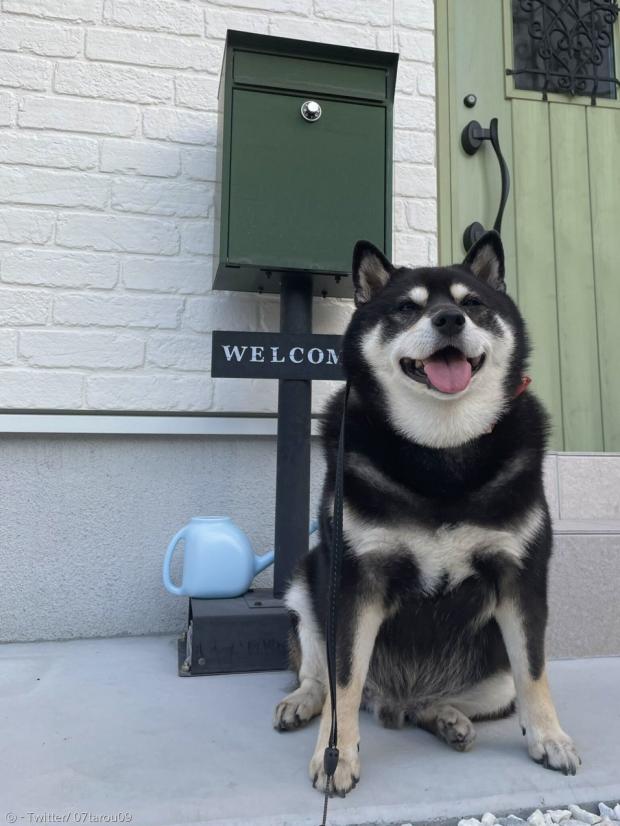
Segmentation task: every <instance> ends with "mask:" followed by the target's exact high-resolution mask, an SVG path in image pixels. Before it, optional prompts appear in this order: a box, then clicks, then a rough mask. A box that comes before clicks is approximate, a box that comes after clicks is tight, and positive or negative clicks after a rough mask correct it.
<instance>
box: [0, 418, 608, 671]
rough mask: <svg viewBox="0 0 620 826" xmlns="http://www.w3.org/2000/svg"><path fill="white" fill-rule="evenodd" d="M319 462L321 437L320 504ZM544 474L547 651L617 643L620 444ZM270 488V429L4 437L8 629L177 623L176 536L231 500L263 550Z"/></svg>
mask: <svg viewBox="0 0 620 826" xmlns="http://www.w3.org/2000/svg"><path fill="white" fill-rule="evenodd" d="M322 475H323V462H322V459H321V455H320V446H319V443H318V440H316V439H314V440H313V452H312V511H313V512H315V510H316V503H317V502H318V497H319V493H320V485H321V482H322ZM546 484H547V489H548V497H549V502H550V506H551V508H552V512H553V515H554V518H555V520H556V527H557V529H558V533H557V535H556V551H555V555H554V561H553V566H552V575H551V623H550V629H549V652H550V654H551V655H552V656H564V657H566V656H585V655H597V654H598V655H603V654H620V611H618V610H617V599H618V596H617V588H618V585H617V583H618V581H620V513H619V499H618V494H617V491H618V489H619V488H620V456H595V457H586V456H570V455H562V456H557V457H556V456H550V457H549V460H548V462H547V473H546ZM274 489H275V439H274V438H272V437H239V436H235V437H221V436H204V437H202V436H199V437H189V436H173V437H171V436H165V437H164V436H162V437H156V436H50V435H47V434H42V435H34V434H33V435H23V436H18V435H5V436H3V437H1V438H0V577H1V587H0V641H3V642H6V641H13V640H35V639H63V638H71V637H91V636H111V635H119V634H149V633H160V632H168V633H169V632H178V631H181V630H182V629H183V626H184V621H185V616H186V601H185V600H184V599H183V598H180V597H174V596H172V595H171V594H168V593H167V591H165V590H164V588H163V586H162V584H161V563H162V559H163V554H164V552H165V549H166V546H167V543H168V541H169V539H170V537H171V536H172V535H173V534H174V533H175V531H176V530H178V528H180V527H181V526H182V525H183V524H185V523H186V521H187V520H188V519H189V518H190V517H191V516H195V515H201V514H202V515H209V514H211V515H214V514H220V513H224V514H228V515H230V516H232V517H233V518H234V519H235V521H236V522H237V523H238V524H239V525H240V527H241V528H242V529H243V530H244V531H246V533H247V534H248V536H249V537H250V539H251V541H252V543H253V545H254V548H255V550H257V551H258V552H263V551H264V550H266V549H267V548H269V547H271V546H272V542H273V514H274ZM178 562H179V560H178V559H177V568H178ZM270 578H271V570H270V569H268V570H267V571H266V572H264V574H263V575H262V577H261V579H262V581H263V582H264V583H268V582H270ZM260 581H261V580H257V582H260Z"/></svg>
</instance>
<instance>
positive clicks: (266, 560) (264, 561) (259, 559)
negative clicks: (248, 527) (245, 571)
mask: <svg viewBox="0 0 620 826" xmlns="http://www.w3.org/2000/svg"><path fill="white" fill-rule="evenodd" d="M274 558H275V552H274V551H267V553H266V554H263V555H262V556H258V554H254V576H256V574H260V572H261V571H264V570H265V568H266V567H267V566H268V565H271V563H272V562H273V560H274Z"/></svg>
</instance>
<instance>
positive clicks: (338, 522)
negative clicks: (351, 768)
mask: <svg viewBox="0 0 620 826" xmlns="http://www.w3.org/2000/svg"><path fill="white" fill-rule="evenodd" d="M348 398H349V382H347V383H346V385H345V388H344V399H343V403H342V419H341V420H340V435H339V437H338V453H337V454H336V478H335V480H334V510H333V517H332V541H331V556H330V571H329V590H328V596H327V605H328V608H327V619H326V623H325V649H326V654H327V675H328V678H329V696H330V701H331V716H332V720H331V727H330V730H329V743H328V746H327V748H326V749H325V753H324V755H323V769H324V771H325V774H326V775H327V783H326V784H325V798H324V801H323V822H322V823H321V826H326V823H327V804H328V801H329V792H330V787H331V786H333V783H334V774H335V772H336V767H337V766H338V714H337V711H336V681H337V673H336V622H337V618H338V613H337V603H338V590H339V587H340V572H341V569H342V553H343V542H342V515H343V505H344V434H345V420H346V415H347V401H348Z"/></svg>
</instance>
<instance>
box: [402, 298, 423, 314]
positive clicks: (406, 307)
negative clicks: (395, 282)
mask: <svg viewBox="0 0 620 826" xmlns="http://www.w3.org/2000/svg"><path fill="white" fill-rule="evenodd" d="M396 309H397V310H398V312H399V313H412V312H414V311H415V310H419V309H420V306H419V304H416V303H415V301H401V302H400V304H399V305H398V307H397V308H396Z"/></svg>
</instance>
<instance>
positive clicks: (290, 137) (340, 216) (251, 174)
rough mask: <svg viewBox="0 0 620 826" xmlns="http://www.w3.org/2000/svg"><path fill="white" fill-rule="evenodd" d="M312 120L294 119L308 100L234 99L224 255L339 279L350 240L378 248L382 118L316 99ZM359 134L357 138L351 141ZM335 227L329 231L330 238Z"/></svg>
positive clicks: (243, 93) (368, 108) (381, 113)
mask: <svg viewBox="0 0 620 826" xmlns="http://www.w3.org/2000/svg"><path fill="white" fill-rule="evenodd" d="M313 99H314V100H316V101H318V103H319V104H320V106H321V109H322V114H321V117H320V119H319V120H317V121H316V122H314V123H308V122H307V121H305V120H304V119H303V118H302V117H300V114H299V112H300V109H301V106H302V104H303V103H304V101H305V100H307V96H306V97H304V96H300V95H294V94H282V93H278V92H264V91H253V90H246V89H235V90H234V92H233V103H232V121H233V124H234V129H233V136H232V144H231V157H232V159H233V160H232V163H231V173H230V192H231V197H230V215H229V227H228V233H229V234H228V245H229V246H228V257H229V259H230V260H231V261H234V262H235V263H238V264H245V263H253V262H260V263H263V264H265V265H266V266H268V265H269V264H270V262H271V261H272V260H273V257H274V253H275V252H276V251H277V255H278V260H279V261H280V263H281V264H282V265H283V266H286V267H289V268H292V269H321V270H326V271H330V270H333V271H336V272H338V271H339V270H341V269H342V268H343V265H344V266H345V267H347V266H348V262H349V260H350V257H351V250H352V249H353V246H354V244H355V242H356V241H357V240H358V239H359V238H368V239H370V240H372V241H373V242H374V243H375V244H377V245H379V246H381V247H382V246H383V245H384V242H385V231H386V227H385V209H384V208H383V205H382V206H381V208H380V209H378V208H377V193H382V192H385V174H386V173H385V170H386V160H385V153H386V110H385V107H384V106H378V105H373V104H372V103H369V102H365V101H364V102H354V101H346V100H333V99H329V98H323V97H320V96H315V97H314V98H313ZM360 136H363V139H361V138H360ZM335 227H337V228H338V231H337V232H334V228H335Z"/></svg>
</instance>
